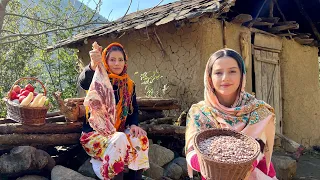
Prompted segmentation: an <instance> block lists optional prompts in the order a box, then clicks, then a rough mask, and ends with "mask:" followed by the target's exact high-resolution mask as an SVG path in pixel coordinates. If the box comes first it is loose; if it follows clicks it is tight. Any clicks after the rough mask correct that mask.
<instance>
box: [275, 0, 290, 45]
mask: <svg viewBox="0 0 320 180" xmlns="http://www.w3.org/2000/svg"><path fill="white" fill-rule="evenodd" d="M273 2H274V4H276V6H277V9H278V11H279V13H280V15H281V17H282V19H283V21H284V22H286V21H287V20H286V17H285V16H284V14H283V12H282V11H281V9H280V6H279V4H278V1H277V0H273ZM288 33H291V32H290V30H289V29H288ZM289 37H290V39H292V36H289Z"/></svg>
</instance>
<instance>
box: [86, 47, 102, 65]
mask: <svg viewBox="0 0 320 180" xmlns="http://www.w3.org/2000/svg"><path fill="white" fill-rule="evenodd" d="M92 49H93V50H92V51H90V52H89V55H90V59H91V62H90V67H91V69H92V70H95V69H96V67H97V65H98V64H99V63H101V62H102V55H101V51H102V47H101V46H99V45H98V43H97V42H94V43H93V44H92Z"/></svg>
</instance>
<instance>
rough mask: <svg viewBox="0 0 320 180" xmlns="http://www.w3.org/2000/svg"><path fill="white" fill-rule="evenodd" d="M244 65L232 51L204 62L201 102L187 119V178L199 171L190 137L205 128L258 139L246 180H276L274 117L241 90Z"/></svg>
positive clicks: (243, 85) (218, 54) (271, 112)
mask: <svg viewBox="0 0 320 180" xmlns="http://www.w3.org/2000/svg"><path fill="white" fill-rule="evenodd" d="M245 84H246V77H245V66H244V61H243V59H242V57H241V56H240V55H239V54H238V53H237V52H236V51H234V50H232V49H221V50H219V51H217V52H215V53H214V54H213V55H211V57H210V58H209V60H208V63H207V65H206V69H205V73H204V100H203V101H200V102H199V103H197V104H194V105H192V106H191V108H190V110H189V113H188V116H187V129H186V159H187V163H188V167H189V172H190V173H189V176H192V170H191V168H192V169H194V170H196V171H200V166H199V163H198V157H197V155H196V153H195V150H194V147H193V145H194V142H193V138H194V135H195V134H196V133H197V132H199V131H201V130H204V129H209V128H230V129H233V130H235V131H238V132H243V133H245V134H247V135H249V136H251V137H253V138H255V139H257V140H258V142H259V143H260V146H261V153H260V155H259V156H258V158H257V160H256V161H255V162H254V163H253V164H252V171H251V173H250V175H248V179H252V180H253V179H264V180H273V179H277V178H276V173H275V170H274V167H273V165H272V163H271V156H272V151H273V144H274V136H275V114H274V110H273V108H272V107H271V106H270V105H268V104H267V103H265V102H264V101H261V100H257V99H256V98H255V97H254V96H252V95H250V94H249V93H247V92H245V91H244V88H245Z"/></svg>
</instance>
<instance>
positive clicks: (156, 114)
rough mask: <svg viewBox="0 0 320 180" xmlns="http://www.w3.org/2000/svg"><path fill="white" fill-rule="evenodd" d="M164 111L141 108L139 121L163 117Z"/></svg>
mask: <svg viewBox="0 0 320 180" xmlns="http://www.w3.org/2000/svg"><path fill="white" fill-rule="evenodd" d="M163 117H164V113H163V111H162V110H158V111H144V110H141V109H140V110H139V121H140V122H143V121H146V120H150V119H153V118H163Z"/></svg>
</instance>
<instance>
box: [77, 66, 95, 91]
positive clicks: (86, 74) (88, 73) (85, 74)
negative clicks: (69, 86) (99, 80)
mask: <svg viewBox="0 0 320 180" xmlns="http://www.w3.org/2000/svg"><path fill="white" fill-rule="evenodd" d="M93 75H94V70H92V69H91V68H90V65H87V66H86V67H84V69H83V71H82V72H81V74H80V75H79V77H78V85H79V86H80V87H81V88H82V89H84V90H88V89H89V87H90V84H91V81H92V78H93Z"/></svg>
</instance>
